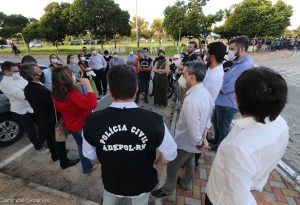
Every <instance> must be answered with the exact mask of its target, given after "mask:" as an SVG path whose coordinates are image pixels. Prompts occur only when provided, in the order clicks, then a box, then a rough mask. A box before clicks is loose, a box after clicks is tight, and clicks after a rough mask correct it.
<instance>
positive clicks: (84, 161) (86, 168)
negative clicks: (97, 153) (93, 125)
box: [69, 131, 93, 174]
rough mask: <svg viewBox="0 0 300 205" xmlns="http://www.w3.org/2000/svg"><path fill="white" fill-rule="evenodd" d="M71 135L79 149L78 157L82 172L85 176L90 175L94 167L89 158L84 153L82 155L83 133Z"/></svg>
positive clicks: (78, 132)
mask: <svg viewBox="0 0 300 205" xmlns="http://www.w3.org/2000/svg"><path fill="white" fill-rule="evenodd" d="M69 132H70V131H69ZM70 133H71V134H72V136H73V137H74V139H75V141H76V144H77V147H78V155H79V158H80V162H81V166H82V171H83V173H84V174H88V173H90V172H92V169H93V165H92V163H91V162H90V160H89V159H88V158H86V157H85V156H83V153H82V137H83V136H82V131H76V132H70Z"/></svg>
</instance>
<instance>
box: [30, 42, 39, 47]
mask: <svg viewBox="0 0 300 205" xmlns="http://www.w3.org/2000/svg"><path fill="white" fill-rule="evenodd" d="M29 47H30V48H39V47H42V44H41V43H38V42H30V43H29Z"/></svg>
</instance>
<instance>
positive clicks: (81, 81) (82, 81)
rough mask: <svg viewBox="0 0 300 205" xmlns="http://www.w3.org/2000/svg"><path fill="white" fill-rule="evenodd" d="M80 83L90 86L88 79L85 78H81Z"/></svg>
mask: <svg viewBox="0 0 300 205" xmlns="http://www.w3.org/2000/svg"><path fill="white" fill-rule="evenodd" d="M80 83H81V84H82V85H84V86H86V87H88V86H90V85H91V84H90V81H89V80H88V79H87V78H81V79H80Z"/></svg>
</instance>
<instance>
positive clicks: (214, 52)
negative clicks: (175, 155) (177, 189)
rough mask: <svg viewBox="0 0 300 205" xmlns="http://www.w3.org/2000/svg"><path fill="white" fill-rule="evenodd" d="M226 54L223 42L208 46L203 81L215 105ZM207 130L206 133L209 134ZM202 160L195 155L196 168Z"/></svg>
mask: <svg viewBox="0 0 300 205" xmlns="http://www.w3.org/2000/svg"><path fill="white" fill-rule="evenodd" d="M225 54H226V46H225V45H224V44H223V43H222V42H213V43H210V44H208V46H207V52H206V59H205V60H206V62H207V68H208V70H207V71H206V75H205V78H204V80H203V85H204V87H205V88H206V89H207V90H208V92H209V93H210V95H211V97H212V100H213V103H214V104H215V101H216V99H217V97H218V94H219V93H220V90H221V87H222V84H223V77H224V70H223V64H222V63H223V59H224V56H225ZM210 127H211V121H210V120H209V123H208V124H207V126H206V128H207V130H208V129H209V128H210ZM207 130H206V132H205V133H207ZM199 159H200V154H195V167H197V166H198V161H199Z"/></svg>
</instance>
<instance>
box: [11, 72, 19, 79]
mask: <svg viewBox="0 0 300 205" xmlns="http://www.w3.org/2000/svg"><path fill="white" fill-rule="evenodd" d="M11 77H12V78H13V79H14V80H17V79H19V78H20V77H21V76H20V73H19V72H17V73H12V76H11Z"/></svg>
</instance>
